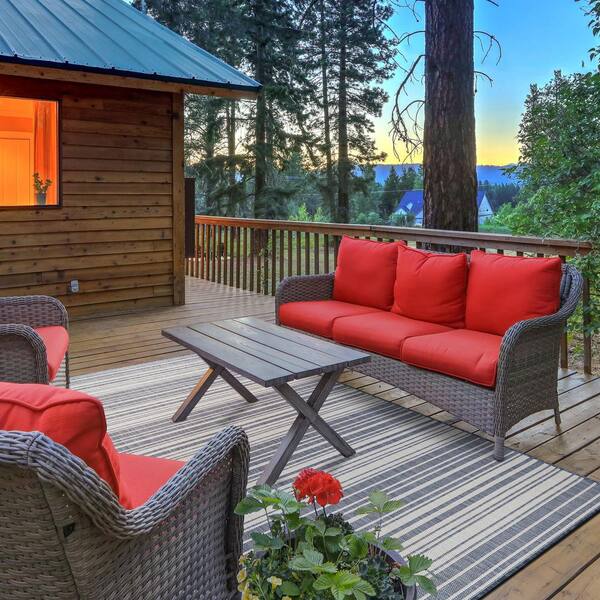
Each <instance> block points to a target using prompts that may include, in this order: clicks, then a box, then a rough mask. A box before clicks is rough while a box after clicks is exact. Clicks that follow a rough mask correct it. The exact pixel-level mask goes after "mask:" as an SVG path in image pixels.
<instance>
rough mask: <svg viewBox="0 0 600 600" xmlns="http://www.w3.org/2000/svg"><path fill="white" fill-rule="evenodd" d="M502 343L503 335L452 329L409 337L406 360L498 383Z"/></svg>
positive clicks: (483, 382)
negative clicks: (497, 376) (497, 373)
mask: <svg viewBox="0 0 600 600" xmlns="http://www.w3.org/2000/svg"><path fill="white" fill-rule="evenodd" d="M501 343H502V337H501V336H499V335H492V334H490V333H482V332H481V331H470V330H468V329H452V330H450V331H447V332H445V333H436V334H435V335H423V336H419V337H412V338H410V339H408V340H406V342H405V343H404V346H403V347H402V360H403V361H404V362H406V363H408V364H409V365H414V366H415V367H421V368H423V369H429V370H431V371H437V372H438V373H444V374H445V375H450V376H452V377H458V378H460V379H466V380H467V381H470V382H472V383H477V384H479V385H483V386H486V387H494V386H495V385H496V367H497V365H498V355H499V353H500V344H501Z"/></svg>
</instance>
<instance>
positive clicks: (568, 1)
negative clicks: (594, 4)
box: [376, 0, 594, 165]
mask: <svg viewBox="0 0 600 600" xmlns="http://www.w3.org/2000/svg"><path fill="white" fill-rule="evenodd" d="M497 2H498V4H499V5H500V6H499V7H496V6H494V5H492V4H491V3H490V2H488V1H487V0H475V29H481V30H485V31H489V32H490V33H493V34H494V35H495V36H496V37H497V38H498V40H499V41H500V43H501V44H502V59H501V60H500V63H499V64H498V65H496V60H497V54H496V53H495V52H492V53H491V55H490V56H489V57H488V59H487V60H486V62H485V63H484V65H481V64H476V69H479V70H483V71H485V72H486V73H488V74H489V75H490V76H491V77H492V78H493V79H494V82H493V85H492V87H490V85H489V83H487V82H486V81H483V80H481V79H480V80H479V83H478V92H477V95H476V99H475V114H476V119H477V162H478V164H495V165H504V164H507V163H510V162H514V161H516V160H517V158H518V147H517V143H516V140H515V136H516V133H517V129H518V125H519V121H520V116H521V113H522V110H523V102H524V100H525V97H526V95H527V92H528V91H529V86H530V84H531V83H538V84H544V83H546V82H547V81H548V80H549V79H550V78H551V77H552V73H553V72H554V71H555V70H557V69H560V70H562V71H563V73H572V72H575V71H582V70H589V69H590V63H589V60H588V53H587V51H588V49H589V48H590V47H591V46H592V45H594V38H593V37H592V34H591V32H590V30H589V29H588V27H587V18H586V17H585V15H584V14H583V12H582V3H577V2H575V1H574V0H497ZM405 13H406V14H402V13H400V14H398V15H396V16H395V17H394V20H393V26H394V28H395V30H396V32H398V33H403V32H406V31H412V30H414V29H421V28H422V26H423V22H422V21H421V23H416V22H415V21H414V18H413V17H412V15H411V14H410V11H408V10H406V11H405ZM422 48H423V36H418V37H413V40H412V42H411V46H410V47H408V48H406V49H405V54H407V56H408V58H409V59H410V57H411V56H416V55H418V54H419V53H420V52H421V51H422ZM477 55H478V57H479V58H481V56H482V53H481V50H480V49H479V48H478V47H476V57H477ZM582 61H583V63H584V65H582ZM401 80H402V74H401V73H398V75H397V76H396V77H395V78H394V79H392V80H390V81H388V82H387V83H386V85H385V87H386V89H387V90H388V92H389V93H390V97H393V94H394V92H395V90H396V87H397V85H398V83H399V82H400V81H401ZM422 94H423V89H422V84H415V85H414V86H412V90H411V95H410V98H419V97H422ZM391 110H392V103H391V101H390V102H389V103H388V104H387V105H386V107H385V109H384V113H383V115H382V117H381V118H380V119H378V120H377V122H376V139H377V145H378V148H379V149H380V150H382V151H384V152H386V153H387V155H388V156H387V160H386V162H388V163H397V162H399V160H398V158H396V157H395V156H394V153H393V150H392V146H391V141H390V136H389V129H390V125H389V121H390V116H391ZM399 150H400V151H401V153H402V152H403V149H402V148H400V149H399ZM418 160H420V157H417V160H412V159H411V162H418Z"/></svg>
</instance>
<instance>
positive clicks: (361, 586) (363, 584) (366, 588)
mask: <svg viewBox="0 0 600 600" xmlns="http://www.w3.org/2000/svg"><path fill="white" fill-rule="evenodd" d="M357 591H359V592H361V593H363V594H365V595H366V596H374V595H375V593H376V592H375V588H374V587H373V586H372V585H371V584H370V583H369V582H368V581H366V580H365V579H361V580H360V581H358V582H357V583H356V585H355V586H354V594H355V595H356V592H357Z"/></svg>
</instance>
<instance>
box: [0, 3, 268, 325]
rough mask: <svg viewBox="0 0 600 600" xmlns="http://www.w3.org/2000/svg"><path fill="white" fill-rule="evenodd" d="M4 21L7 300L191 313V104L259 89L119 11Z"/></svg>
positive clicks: (1, 246) (77, 311) (56, 7)
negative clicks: (187, 208) (190, 97)
mask: <svg viewBox="0 0 600 600" xmlns="http://www.w3.org/2000/svg"><path fill="white" fill-rule="evenodd" d="M0 14H1V15H2V18H1V19H0V295H3V296H7V295H11V296H12V295H27V294H48V295H52V296H56V297H58V298H59V299H60V300H61V301H62V302H64V303H65V304H66V305H67V306H68V307H69V313H70V314H71V316H72V317H75V318H76V317H79V316H85V315H90V314H104V313H112V312H118V311H128V310H133V309H136V308H143V307H157V306H166V305H172V304H183V303H184V302H185V281H184V248H183V246H184V148H183V143H184V142H183V139H184V124H183V121H184V109H183V104H184V94H185V93H194V94H207V95H213V96H224V97H228V98H243V97H250V98H251V97H254V96H255V95H256V93H257V91H258V89H259V85H258V84H257V83H256V82H255V81H253V80H252V79H250V78H249V77H246V76H245V75H243V74H242V73H240V72H239V71H237V70H236V69H234V68H232V67H230V66H229V65H227V64H225V63H223V62H222V61H220V60H218V59H217V58H215V57H214V56H212V55H210V54H208V53H207V52H205V51H203V50H201V49H200V48H198V47H197V46H194V45H193V44H191V43H190V42H189V41H187V40H186V39H184V38H183V37H181V36H179V35H177V34H175V33H174V32H172V31H170V30H169V29H167V28H165V27H163V26H162V25H160V24H159V23H157V22H156V21H154V20H153V19H152V18H150V17H149V16H147V15H144V14H142V13H140V12H139V11H137V10H136V9H135V8H133V7H132V6H130V5H129V4H127V3H126V2H124V1H123V0H95V1H94V3H90V2H86V1H85V0H19V2H18V3H14V2H11V1H10V0H0Z"/></svg>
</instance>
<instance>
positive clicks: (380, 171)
mask: <svg viewBox="0 0 600 600" xmlns="http://www.w3.org/2000/svg"><path fill="white" fill-rule="evenodd" d="M393 166H394V167H395V168H396V172H397V173H402V172H403V171H404V169H408V168H409V167H412V168H413V169H418V168H419V167H420V166H421V165H418V164H405V165H393ZM509 166H511V165H504V166H500V165H477V179H478V180H479V181H486V180H487V181H489V182H490V183H516V179H515V178H514V177H512V176H510V175H506V174H505V173H504V169H506V168H507V167H509ZM391 168H392V165H375V181H376V182H377V183H380V184H381V185H383V184H384V182H385V180H386V178H387V176H388V175H389V173H390V169H391Z"/></svg>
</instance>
